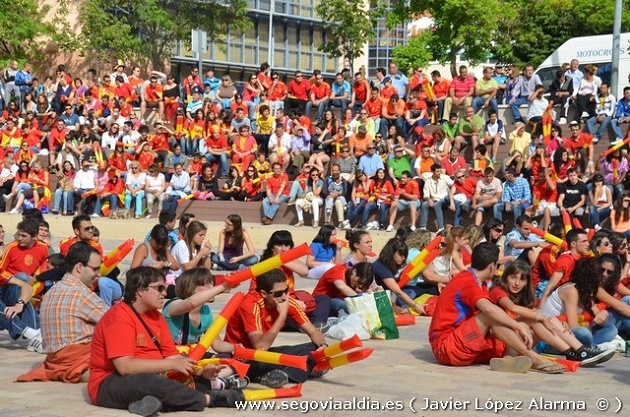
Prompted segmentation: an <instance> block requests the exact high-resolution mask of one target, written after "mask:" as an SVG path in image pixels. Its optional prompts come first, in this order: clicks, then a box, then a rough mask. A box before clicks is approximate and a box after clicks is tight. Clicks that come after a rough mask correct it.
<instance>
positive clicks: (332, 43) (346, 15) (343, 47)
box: [315, 0, 376, 73]
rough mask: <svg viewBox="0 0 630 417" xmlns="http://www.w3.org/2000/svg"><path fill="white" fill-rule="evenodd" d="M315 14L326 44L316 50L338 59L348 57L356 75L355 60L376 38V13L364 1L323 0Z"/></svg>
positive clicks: (351, 68) (316, 8)
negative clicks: (318, 19)
mask: <svg viewBox="0 0 630 417" xmlns="http://www.w3.org/2000/svg"><path fill="white" fill-rule="evenodd" d="M315 11H316V12H317V15H318V16H319V17H320V18H321V19H322V20H323V21H324V29H325V31H326V37H325V39H326V41H325V42H324V43H322V44H321V45H319V46H318V47H317V49H318V50H320V51H322V52H324V53H327V54H329V55H330V56H333V57H336V58H339V57H345V58H346V59H347V60H348V62H350V70H351V71H352V72H353V73H354V60H355V59H356V58H358V57H360V56H362V55H363V51H364V47H365V44H366V43H369V42H371V41H372V40H374V38H375V37H376V31H375V29H374V23H373V22H374V21H375V20H374V16H373V13H371V12H369V11H368V10H366V9H365V1H364V0H321V2H320V3H319V4H317V6H315Z"/></svg>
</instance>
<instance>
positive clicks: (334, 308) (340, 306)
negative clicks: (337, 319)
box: [330, 298, 349, 316]
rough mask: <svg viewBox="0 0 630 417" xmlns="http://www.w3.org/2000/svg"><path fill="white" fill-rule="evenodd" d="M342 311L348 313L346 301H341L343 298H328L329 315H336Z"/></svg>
mask: <svg viewBox="0 0 630 417" xmlns="http://www.w3.org/2000/svg"><path fill="white" fill-rule="evenodd" d="M340 311H343V312H344V313H346V314H348V313H349V312H348V307H347V306H346V302H345V301H343V298H331V299H330V312H331V316H338V315H339V312H340Z"/></svg>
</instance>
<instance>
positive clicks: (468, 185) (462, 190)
mask: <svg viewBox="0 0 630 417" xmlns="http://www.w3.org/2000/svg"><path fill="white" fill-rule="evenodd" d="M453 185H454V186H455V194H464V195H465V196H466V198H468V199H469V200H471V199H472V198H473V195H475V190H476V188H477V182H476V181H475V180H473V179H472V178H469V177H466V178H464V183H463V184H460V183H459V181H455V183H454V184H453Z"/></svg>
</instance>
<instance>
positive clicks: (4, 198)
mask: <svg viewBox="0 0 630 417" xmlns="http://www.w3.org/2000/svg"><path fill="white" fill-rule="evenodd" d="M9 198H10V197H9V195H8V194H3V195H2V199H3V200H4V201H5V202H7V201H9Z"/></svg>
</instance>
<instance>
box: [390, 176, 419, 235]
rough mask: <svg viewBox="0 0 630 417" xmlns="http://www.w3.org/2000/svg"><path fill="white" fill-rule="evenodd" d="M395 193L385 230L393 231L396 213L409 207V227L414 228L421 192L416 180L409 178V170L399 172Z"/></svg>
mask: <svg viewBox="0 0 630 417" xmlns="http://www.w3.org/2000/svg"><path fill="white" fill-rule="evenodd" d="M396 194H397V198H395V199H394V201H393V202H392V206H391V208H390V209H389V226H387V231H388V232H393V231H394V222H395V221H396V215H397V213H398V212H399V211H404V210H407V209H409V216H410V217H411V223H410V224H411V228H412V229H414V230H415V228H416V219H417V213H418V209H419V208H420V198H421V197H422V194H421V192H420V185H419V184H418V181H416V180H414V179H413V178H411V172H409V171H403V172H402V174H400V180H399V181H398V184H397V185H396Z"/></svg>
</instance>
